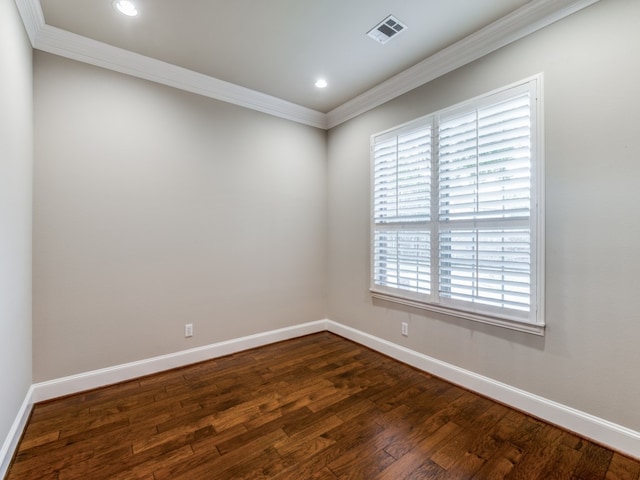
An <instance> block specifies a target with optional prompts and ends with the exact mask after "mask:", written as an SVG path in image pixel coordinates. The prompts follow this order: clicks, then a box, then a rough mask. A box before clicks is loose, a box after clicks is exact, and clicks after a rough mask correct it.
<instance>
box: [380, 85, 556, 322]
mask: <svg viewBox="0 0 640 480" xmlns="http://www.w3.org/2000/svg"><path fill="white" fill-rule="evenodd" d="M541 83H542V77H541V75H538V76H536V77H532V78H530V79H526V80H524V81H522V82H519V83H517V84H514V85H511V86H509V87H505V88H503V89H500V90H498V91H495V92H491V93H489V94H487V95H483V96H481V97H478V98H475V99H472V100H470V101H467V102H463V103H462V104H459V105H456V106H454V107H451V108H448V109H445V110H442V111H440V112H436V113H434V114H431V115H428V116H426V117H422V118H420V119H417V120H415V121H413V122H410V123H408V124H405V125H403V126H400V127H397V128H394V129H392V130H389V131H387V132H383V133H380V134H376V135H373V136H372V137H371V156H372V184H373V185H372V222H371V241H372V244H371V261H372V263H371V291H372V293H373V295H374V296H375V297H378V298H383V299H386V300H390V301H394V302H400V303H405V304H409V305H413V306H417V307H421V308H426V309H429V310H435V311H438V312H442V313H447V314H452V315H455V316H459V317H464V318H468V319H471V320H477V321H481V322H484V323H490V324H495V325H500V326H505V327H508V328H513V329H517V330H523V331H527V332H531V333H536V334H543V333H544V317H543V310H544V309H543V308H542V307H543V299H542V293H543V292H544V288H543V285H542V279H543V278H544V275H543V267H544V255H543V253H544V252H543V228H542V226H543V218H542V215H543V198H542V192H543V184H542V182H543V173H544V171H543V158H542V152H543V149H542V148H541V141H542V127H541V117H542V116H541V111H542V109H541Z"/></svg>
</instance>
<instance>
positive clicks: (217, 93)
mask: <svg viewBox="0 0 640 480" xmlns="http://www.w3.org/2000/svg"><path fill="white" fill-rule="evenodd" d="M34 48H36V49H38V50H42V51H45V52H48V53H53V54H56V55H60V56H62V57H66V58H70V59H73V60H78V61H80V62H84V63H88V64H91V65H96V66H98V67H103V68H107V69H109V70H114V71H116V72H120V73H125V74H127V75H131V76H134V77H138V78H142V79H145V80H150V81H152V82H156V83H160V84H163V85H168V86H170V87H174V88H178V89H180V90H185V91H188V92H192V93H196V94H198V95H203V96H205V97H209V98H213V99H216V100H220V101H223V102H227V103H231V104H234V105H239V106H241V107H246V108H249V109H252V110H257V111H259V112H263V113H267V114H270V115H274V116H276V117H280V118H285V119H287V120H292V121H294V122H298V123H302V124H305V125H310V126H313V127H317V128H322V129H325V128H326V127H327V124H326V115H325V114H324V113H321V112H318V111H316V110H312V109H310V108H306V107H303V106H301V105H297V104H295V103H291V102H287V101H286V100H282V99H280V98H276V97H273V96H271V95H266V94H264V93H261V92H257V91H255V90H251V89H249V88H245V87H241V86H239V85H235V84H233V83H229V82H225V81H222V80H219V79H217V78H213V77H210V76H207V75H203V74H201V73H198V72H194V71H193V70H188V69H186V68H182V67H178V66H176V65H173V64H170V63H166V62H163V61H160V60H156V59H154V58H151V57H147V56H144V55H140V54H137V53H133V52H130V51H128V50H124V49H121V48H118V47H114V46H112V45H108V44H106V43H103V42H98V41H96V40H92V39H90V38H87V37H83V36H81V35H77V34H75V33H71V32H68V31H66V30H62V29H59V28H56V27H52V26H50V25H46V24H44V25H43V26H42V27H40V29H39V30H38V34H37V36H36V39H35V44H34Z"/></svg>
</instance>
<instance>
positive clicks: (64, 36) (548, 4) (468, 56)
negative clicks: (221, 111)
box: [15, 0, 599, 129]
mask: <svg viewBox="0 0 640 480" xmlns="http://www.w3.org/2000/svg"><path fill="white" fill-rule="evenodd" d="M598 1H599V0H532V1H530V2H529V3H527V4H526V5H525V6H523V7H521V8H519V9H518V10H516V11H514V12H512V13H511V14H509V15H507V16H505V17H503V18H501V19H499V20H497V21H496V22H494V23H492V24H491V25H488V26H487V27H485V28H483V29H481V30H479V31H477V32H475V33H474V34H472V35H470V36H468V37H466V38H464V39H462V40H460V41H459V42H457V43H455V44H453V45H451V46H449V47H447V48H445V49H443V50H441V51H440V52H438V53H436V54H434V55H432V56H431V57H429V58H427V59H426V60H423V61H422V62H420V63H418V64H416V65H414V66H413V67H411V68H409V69H407V70H405V71H404V72H401V73H399V74H398V75H396V76H394V77H392V78H390V79H389V80H387V81H385V82H383V83H381V84H379V85H377V86H376V87H373V88H372V89H370V90H368V91H366V92H364V93H363V94H361V95H358V96H357V97H355V98H353V99H352V100H349V101H348V102H346V103H344V104H343V105H341V106H339V107H337V108H335V109H334V110H332V111H330V112H329V113H326V114H325V113H322V112H319V111H317V110H313V109H310V108H307V107H303V106H301V105H298V104H295V103H292V102H288V101H286V100H283V99H280V98H277V97H273V96H271V95H267V94H264V93H261V92H258V91H255V90H251V89H249V88H245V87H241V86H239V85H235V84H232V83H229V82H225V81H222V80H219V79H217V78H213V77H210V76H207V75H204V74H201V73H198V72H195V71H193V70H188V69H186V68H182V67H178V66H176V65H173V64H169V63H166V62H163V61H160V60H157V59H154V58H151V57H147V56H144V55H140V54H137V53H133V52H130V51H128V50H124V49H121V48H117V47H114V46H112V45H108V44H106V43H103V42H98V41H96V40H93V39H90V38H87V37H84V36H81V35H77V34H74V33H71V32H68V31H66V30H62V29H59V28H56V27H52V26H50V25H47V24H46V23H45V19H44V14H43V12H42V7H41V5H40V1H39V0H15V3H16V5H17V7H18V11H19V12H20V16H21V17H22V22H23V23H24V26H25V29H26V31H27V34H28V36H29V39H30V41H31V44H32V46H33V48H35V49H38V50H42V51H45V52H48V53H53V54H55V55H59V56H62V57H66V58H70V59H73V60H77V61H80V62H84V63H88V64H91V65H95V66H99V67H102V68H107V69H109V70H114V71H117V72H120V73H124V74H127V75H131V76H134V77H138V78H142V79H145V80H149V81H152V82H155V83H159V84H163V85H168V86H170V87H174V88H177V89H180V90H185V91H188V92H191V93H195V94H198V95H202V96H205V97H209V98H213V99H216V100H220V101H223V102H227V103H231V104H234V105H238V106H241V107H245V108H249V109H252V110H256V111H259V112H263V113H266V114H269V115H273V116H276V117H280V118H284V119H286V120H291V121H294V122H298V123H301V124H304V125H309V126H312V127H316V128H321V129H330V128H333V127H336V126H338V125H340V124H341V123H344V122H346V121H348V120H350V119H352V118H354V117H357V116H358V115H361V114H363V113H365V112H367V111H369V110H371V109H373V108H376V107H378V106H380V105H382V104H383V103H386V102H388V101H389V100H393V99H394V98H396V97H399V96H400V95H402V94H404V93H407V92H409V91H411V90H413V89H415V88H417V87H419V86H421V85H424V84H425V83H428V82H430V81H431V80H434V79H436V78H438V77H440V76H442V75H445V74H447V73H449V72H451V71H453V70H455V69H456V68H459V67H461V66H463V65H466V64H467V63H470V62H472V61H474V60H477V59H479V58H481V57H483V56H484V55H487V54H489V53H491V52H493V51H495V50H497V49H499V48H501V47H504V46H505V45H508V44H510V43H512V42H515V41H516V40H519V39H520V38H523V37H525V36H527V35H529V34H531V33H533V32H535V31H537V30H540V29H541V28H544V27H546V26H547V25H550V24H552V23H554V22H556V21H558V20H560V19H562V18H565V17H566V16H568V15H571V14H573V13H575V12H577V11H579V10H581V9H583V8H585V7H588V6H590V5H592V4H594V3H596V2H598Z"/></svg>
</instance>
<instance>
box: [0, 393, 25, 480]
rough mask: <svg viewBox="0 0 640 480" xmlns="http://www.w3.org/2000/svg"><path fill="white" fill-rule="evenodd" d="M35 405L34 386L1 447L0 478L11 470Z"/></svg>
mask: <svg viewBox="0 0 640 480" xmlns="http://www.w3.org/2000/svg"><path fill="white" fill-rule="evenodd" d="M32 406H33V386H31V387H29V390H27V394H26V395H25V397H24V401H23V402H22V405H21V406H20V410H18V415H16V419H15V420H14V421H13V424H12V425H11V429H9V433H8V434H7V438H5V440H4V443H3V444H2V448H1V449H0V478H4V476H5V475H6V474H7V470H9V464H10V463H11V459H12V458H13V454H14V452H15V451H16V448H17V447H18V442H19V441H20V437H21V436H22V432H23V431H24V427H25V426H26V425H27V421H28V420H29V415H31V407H32Z"/></svg>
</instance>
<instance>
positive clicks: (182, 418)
mask: <svg viewBox="0 0 640 480" xmlns="http://www.w3.org/2000/svg"><path fill="white" fill-rule="evenodd" d="M639 477H640V463H639V462H637V461H634V460H632V459H630V458H627V457H625V456H622V455H620V454H617V453H614V452H612V451H610V450H607V449H605V448H602V447H600V446H598V445H595V444H593V443H591V442H588V441H586V440H583V439H581V438H579V437H577V436H576V435H573V434H571V433H569V432H566V431H564V430H561V429H559V428H556V427H553V426H551V425H548V424H546V423H544V422H541V421H539V420H536V419H533V418H531V417H529V416H527V415H524V414H522V413H519V412H517V411H515V410H512V409H509V408H507V407H505V406H503V405H500V404H498V403H495V402H493V401H491V400H488V399H486V398H484V397H481V396H478V395H475V394H473V393H471V392H468V391H466V390H464V389H461V388H458V387H455V386H453V385H451V384H449V383H447V382H445V381H442V380H440V379H437V378H434V377H431V376H429V375H427V374H425V373H422V372H419V371H417V370H414V369H413V368H411V367H408V366H406V365H404V364H401V363H399V362H396V361H395V360H392V359H389V358H387V357H385V356H383V355H380V354H378V353H376V352H373V351H371V350H368V349H367V348H365V347H362V346H360V345H357V344H355V343H352V342H350V341H348V340H345V339H343V338H340V337H338V336H335V335H333V334H330V333H320V334H315V335H310V336H306V337H302V338H298V339H295V340H289V341H286V342H282V343H277V344H274V345H269V346H266V347H262V348H259V349H255V350H250V351H246V352H242V353H238V354H234V355H230V356H227V357H224V358H219V359H215V360H211V361H208V362H204V363H200V364H196V365H193V366H189V367H185V368H180V369H176V370H172V371H168V372H164V373H160V374H157V375H153V376H149V377H144V378H141V379H138V380H135V381H129V382H125V383H122V384H118V385H114V386H111V387H106V388H102V389H99V390H94V391H90V392H86V393H83V394H78V395H74V396H70V397H66V398H63V399H58V400H54V401H50V402H46V403H41V404H37V405H36V406H35V407H34V409H33V412H32V415H31V418H30V420H29V423H28V425H27V428H26V430H25V433H24V436H23V439H22V441H21V443H20V445H19V447H18V451H17V454H16V456H15V458H14V461H13V463H12V465H11V467H10V470H9V472H8V476H7V479H9V480H18V479H58V480H66V479H83V480H102V479H109V480H118V479H144V480H161V479H171V480H180V479H189V480H199V479H207V480H218V479H219V480H224V479H258V478H270V479H278V480H282V479H293V480H309V479H326V480H329V479H333V480H335V479H336V478H340V479H361V480H374V479H389V480H401V479H412V480H418V479H501V478H508V479H526V480H534V479H544V480H547V479H606V480H638V479H639Z"/></svg>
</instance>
